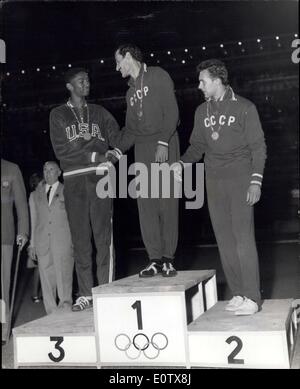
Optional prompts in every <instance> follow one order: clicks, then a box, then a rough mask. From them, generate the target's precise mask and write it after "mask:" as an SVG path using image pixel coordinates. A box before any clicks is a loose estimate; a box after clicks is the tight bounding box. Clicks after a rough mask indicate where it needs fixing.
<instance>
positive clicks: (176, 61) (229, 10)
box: [0, 1, 299, 250]
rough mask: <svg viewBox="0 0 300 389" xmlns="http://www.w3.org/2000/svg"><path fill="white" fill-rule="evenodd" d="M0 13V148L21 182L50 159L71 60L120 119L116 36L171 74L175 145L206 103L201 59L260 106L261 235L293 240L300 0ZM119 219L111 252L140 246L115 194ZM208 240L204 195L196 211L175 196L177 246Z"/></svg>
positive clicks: (57, 6) (133, 222) (53, 7)
mask: <svg viewBox="0 0 300 389" xmlns="http://www.w3.org/2000/svg"><path fill="white" fill-rule="evenodd" d="M0 12H1V19H0V20H1V37H2V39H4V40H5V42H6V48H7V59H6V62H7V63H6V64H5V65H1V66H2V69H1V70H2V74H1V86H2V88H1V89H2V106H1V145H2V156H3V157H4V158H6V159H9V160H11V161H13V162H15V163H17V164H18V165H19V166H20V168H21V170H22V172H23V175H24V180H25V184H26V185H27V187H28V180H29V176H30V175H31V174H32V173H33V172H36V171H40V170H41V167H42V165H43V163H44V162H45V161H46V160H49V159H53V158H54V154H53V151H52V147H51V142H50V138H49V124H48V119H49V112H50V110H51V109H52V108H53V107H55V106H57V105H59V104H62V103H63V102H64V101H65V100H66V98H67V93H66V89H65V86H64V82H63V73H64V72H65V71H66V70H67V69H68V65H69V64H71V65H72V66H73V67H74V66H84V67H86V68H87V69H88V70H89V73H90V78H91V94H90V99H89V101H90V102H96V103H99V104H102V105H103V106H104V107H106V108H107V109H108V110H109V111H110V112H111V113H112V114H113V115H114V116H115V117H116V119H117V120H118V122H119V124H120V126H123V124H124V117H125V110H126V104H125V99H124V96H125V92H126V89H127V84H126V82H125V81H124V80H122V79H121V77H120V75H119V74H118V73H117V72H116V71H115V63H114V58H113V54H114V49H115V48H116V46H117V45H118V44H120V43H124V42H134V43H136V44H138V45H139V46H140V47H141V48H142V49H143V51H144V53H145V62H146V63H147V64H148V65H159V66H162V67H163V68H165V69H166V70H167V71H168V72H169V73H170V75H171V76H172V78H173V80H174V83H175V88H176V95H177V99H178V104H179V109H180V117H181V124H180V127H179V135H180V140H181V151H182V152H183V151H184V150H185V149H186V147H187V144H188V139H189V136H190V133H191V131H192V127H193V116H194V112H195V109H196V107H197V106H198V105H199V104H200V103H201V102H202V101H203V97H202V95H201V93H200V92H199V91H198V89H197V86H198V82H197V73H196V65H197V64H198V63H199V62H200V61H202V60H204V59H208V58H212V57H216V58H221V59H223V60H224V61H225V63H226V64H227V66H228V69H229V73H230V80H231V86H232V87H233V89H234V90H235V92H236V93H238V94H241V95H242V96H244V97H246V98H249V99H250V100H252V101H253V102H254V103H255V104H256V105H257V108H258V111H259V113H260V117H261V121H262V124H263V129H264V131H265V137H266V143H267V150H268V159H267V163H266V169H265V178H264V184H263V191H262V198H261V200H260V202H259V204H258V205H257V206H256V209H255V212H256V233H257V238H258V240H260V241H269V240H278V239H279V240H280V239H290V238H293V237H296V236H297V233H298V220H297V211H298V201H299V185H298V177H299V174H298V128H299V121H298V113H299V86H298V82H299V81H298V79H299V73H298V72H299V68H298V65H297V64H295V63H293V62H292V59H291V57H292V52H293V50H294V49H293V48H292V47H291V44H292V41H293V40H294V39H296V37H297V35H295V34H298V2H296V1H277V2H273V1H251V2H250V1H236V2H230V1H222V2H221V1H218V2H215V1H209V2H208V1H195V2H188V1H182V2H164V1H161V2H154V1H153V2H152V1H151V2H143V1H139V2H123V1H117V2H109V1H100V2H91V1H84V2H61V1H56V2H48V1H46V2H42V1H40V2H28V1H27V2H13V1H12V2H3V3H2V7H1V8H0ZM276 37H277V38H276ZM258 39H260V41H258ZM238 42H241V44H239V43H238ZM221 44H223V45H224V47H221V46H220V45H221ZM203 47H205V50H204V49H203ZM168 51H170V54H168ZM151 54H152V55H151ZM101 60H102V62H101ZM182 61H185V63H183V62H182ZM52 66H55V69H53V68H52ZM37 68H39V69H40V71H37ZM22 70H23V73H22ZM129 160H132V150H131V151H130V152H129ZM114 223H115V224H114V230H115V231H114V233H115V241H116V242H117V248H119V249H120V250H123V249H125V248H128V247H142V246H143V245H142V242H141V238H140V230H139V224H138V213H137V206H136V201H135V200H132V199H117V200H116V201H115V222H114ZM214 242H215V240H214V235H213V232H212V228H211V224H210V220H209V216H208V210H207V205H206V201H205V204H204V206H203V208H201V209H199V210H186V209H185V208H184V201H183V200H182V201H181V211H180V240H179V246H192V245H198V244H207V243H208V244H210V243H214Z"/></svg>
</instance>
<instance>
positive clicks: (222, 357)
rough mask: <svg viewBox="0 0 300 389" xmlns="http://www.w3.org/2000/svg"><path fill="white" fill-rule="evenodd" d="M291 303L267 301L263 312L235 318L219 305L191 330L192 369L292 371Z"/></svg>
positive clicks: (288, 301)
mask: <svg viewBox="0 0 300 389" xmlns="http://www.w3.org/2000/svg"><path fill="white" fill-rule="evenodd" d="M291 303H292V300H265V301H264V304H263V307H262V311H260V312H258V313H256V314H255V315H251V316H236V315H235V314H234V313H233V312H227V311H225V310H224V308H225V305H226V304H227V302H226V301H220V302H218V303H217V304H216V305H215V306H214V307H212V308H211V309H210V310H209V311H207V312H205V313H204V314H203V315H202V316H200V317H199V318H198V319H197V320H196V321H194V322H193V323H191V324H190V325H189V326H188V338H189V352H190V363H191V366H201V367H227V368H230V367H231V368H274V369H275V368H289V367H290V359H291V356H292V353H293V347H294V343H293V339H294V336H293V334H291V332H292V331H293V329H292V326H293V322H292V309H291Z"/></svg>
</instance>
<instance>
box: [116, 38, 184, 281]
mask: <svg viewBox="0 0 300 389" xmlns="http://www.w3.org/2000/svg"><path fill="white" fill-rule="evenodd" d="M115 60H116V70H117V71H120V73H121V75H122V77H123V78H126V77H130V78H129V82H128V85H129V89H128V91H127V94H126V102H127V111H126V125H125V127H126V129H125V130H124V131H122V132H123V143H122V144H119V146H118V147H119V148H120V149H121V150H122V151H123V152H124V151H126V150H127V149H129V147H131V146H133V145H134V146H135V161H136V162H139V163H143V164H145V165H146V166H147V168H148V174H149V176H150V172H151V166H152V164H154V163H163V162H167V163H169V164H172V163H173V162H175V161H177V160H178V158H179V156H180V154H179V139H178V134H177V131H176V129H177V125H178V106H177V101H176V97H175V92H174V85H173V81H172V79H171V77H170V76H169V74H168V73H167V72H166V71H165V70H163V69H162V68H160V67H158V66H153V67H152V66H149V67H148V66H147V65H146V64H145V63H144V62H143V55H142V52H141V50H140V49H139V48H138V47H137V46H135V45H132V44H130V45H122V46H120V47H119V48H118V49H117V50H116V52H115ZM116 156H117V154H116ZM161 182H162V181H160V183H161ZM150 185H152V186H153V185H159V182H151V183H150ZM150 185H149V194H148V195H149V197H148V198H141V197H139V198H138V199H137V202H138V210H139V219H140V226H141V232H142V237H143V241H144V244H145V247H146V250H147V253H148V256H149V265H148V266H147V267H146V268H145V269H143V270H142V271H141V272H140V273H139V275H140V277H152V276H154V275H156V274H157V273H162V275H163V276H164V277H172V276H175V275H176V274H177V272H176V270H175V268H174V265H173V262H174V255H175V251H176V247H177V240H178V198H175V196H173V195H172V193H171V196H170V198H162V197H160V198H151V194H150V193H151V192H150ZM160 186H161V185H160ZM171 188H172V177H171Z"/></svg>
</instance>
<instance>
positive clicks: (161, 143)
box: [157, 140, 169, 147]
mask: <svg viewBox="0 0 300 389" xmlns="http://www.w3.org/2000/svg"><path fill="white" fill-rule="evenodd" d="M157 143H158V144H159V145H162V146H165V147H169V143H167V142H163V141H162V140H159V141H158V142H157Z"/></svg>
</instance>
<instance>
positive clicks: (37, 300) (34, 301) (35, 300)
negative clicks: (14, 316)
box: [31, 296, 41, 304]
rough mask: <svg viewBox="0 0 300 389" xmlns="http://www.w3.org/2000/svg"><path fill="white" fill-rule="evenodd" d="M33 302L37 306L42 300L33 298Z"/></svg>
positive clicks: (36, 297)
mask: <svg viewBox="0 0 300 389" xmlns="http://www.w3.org/2000/svg"><path fill="white" fill-rule="evenodd" d="M31 300H32V302H33V303H35V304H37V303H40V302H41V299H40V298H39V297H38V296H32V297H31Z"/></svg>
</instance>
